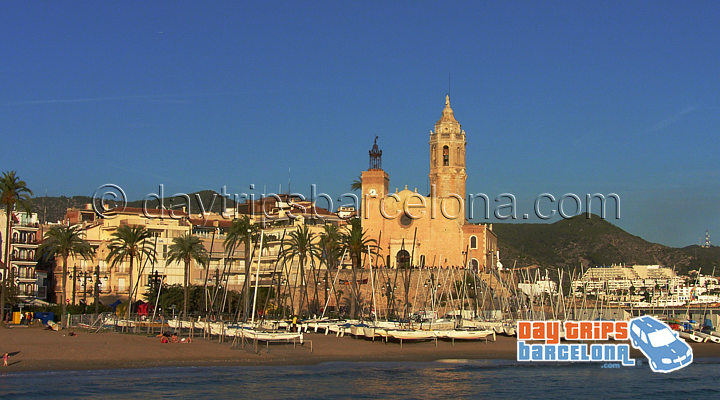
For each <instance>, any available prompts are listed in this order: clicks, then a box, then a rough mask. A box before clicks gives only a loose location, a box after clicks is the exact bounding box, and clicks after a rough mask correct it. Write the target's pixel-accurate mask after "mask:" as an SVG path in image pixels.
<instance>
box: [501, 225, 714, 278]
mask: <svg viewBox="0 0 720 400" xmlns="http://www.w3.org/2000/svg"><path fill="white" fill-rule="evenodd" d="M493 230H494V231H495V233H496V234H497V236H498V246H499V248H500V257H501V259H502V262H503V264H504V265H505V266H506V267H512V266H513V265H515V266H518V267H525V266H530V265H539V266H542V267H547V268H551V267H552V268H555V267H562V268H568V269H573V268H578V269H579V268H580V267H581V266H583V267H588V266H599V265H612V264H625V265H632V264H661V265H665V266H669V267H673V266H674V267H676V268H677V270H678V272H679V273H686V272H687V271H688V270H689V269H698V268H700V269H701V270H702V271H703V273H707V274H710V273H712V271H713V267H715V266H718V270H717V271H716V273H717V272H720V247H717V246H713V247H710V248H702V247H700V246H688V247H683V248H673V247H668V246H664V245H661V244H658V243H651V242H648V241H646V240H645V239H643V238H641V237H639V236H635V235H632V234H630V233H628V232H626V231H624V230H622V229H620V228H618V227H617V226H615V225H613V224H611V223H610V222H608V221H606V220H604V219H602V218H600V217H599V216H597V215H592V216H591V217H590V218H587V216H586V215H585V214H582V215H578V216H575V217H573V218H569V219H564V220H560V221H558V222H555V223H545V224H543V223H537V224H527V223H518V224H508V223H502V224H493Z"/></svg>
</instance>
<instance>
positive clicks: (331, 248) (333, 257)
mask: <svg viewBox="0 0 720 400" xmlns="http://www.w3.org/2000/svg"><path fill="white" fill-rule="evenodd" d="M320 247H321V248H322V252H323V257H324V259H325V265H326V266H327V268H326V269H325V303H327V300H328V295H329V292H328V291H329V290H330V289H329V288H328V281H329V279H330V277H329V276H328V272H329V271H332V270H333V269H336V268H338V267H339V266H340V262H341V258H342V256H343V254H342V252H343V249H342V243H341V242H340V231H339V230H338V227H337V226H336V225H332V224H327V225H325V232H323V233H322V234H320ZM333 293H334V294H335V304H337V305H338V306H340V295H339V292H338V291H337V290H335V291H333Z"/></svg>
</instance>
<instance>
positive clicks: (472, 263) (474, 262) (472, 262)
mask: <svg viewBox="0 0 720 400" xmlns="http://www.w3.org/2000/svg"><path fill="white" fill-rule="evenodd" d="M478 267H480V263H479V262H478V260H477V258H473V259H472V260H470V268H472V269H473V271H477V270H478Z"/></svg>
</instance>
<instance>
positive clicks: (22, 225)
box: [13, 220, 40, 228]
mask: <svg viewBox="0 0 720 400" xmlns="http://www.w3.org/2000/svg"><path fill="white" fill-rule="evenodd" d="M39 227H40V223H39V222H29V223H27V222H22V220H21V221H20V223H18V224H13V228H39Z"/></svg>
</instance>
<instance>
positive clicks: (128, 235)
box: [106, 225, 155, 319]
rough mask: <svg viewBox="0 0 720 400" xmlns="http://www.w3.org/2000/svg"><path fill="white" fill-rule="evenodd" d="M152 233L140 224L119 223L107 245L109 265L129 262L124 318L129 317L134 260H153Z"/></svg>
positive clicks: (114, 265) (132, 289) (113, 265)
mask: <svg viewBox="0 0 720 400" xmlns="http://www.w3.org/2000/svg"><path fill="white" fill-rule="evenodd" d="M151 237H152V233H151V232H150V231H149V230H148V229H147V228H146V227H144V226H142V225H121V226H120V227H119V228H117V230H116V231H115V232H113V234H112V240H111V241H110V244H109V245H108V249H109V250H110V252H109V253H108V255H107V258H106V261H108V262H110V267H112V268H114V267H116V266H117V265H119V264H122V263H123V262H125V260H128V261H129V262H130V273H129V275H130V276H129V280H130V291H129V292H128V307H127V310H126V311H125V318H126V319H130V308H131V307H132V301H133V291H134V288H133V265H134V263H135V260H138V262H139V261H140V260H141V259H142V258H143V257H147V259H148V260H150V261H152V262H155V247H154V246H153V245H152V244H151V243H150V240H149V239H150V238H151Z"/></svg>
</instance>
